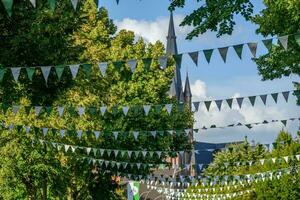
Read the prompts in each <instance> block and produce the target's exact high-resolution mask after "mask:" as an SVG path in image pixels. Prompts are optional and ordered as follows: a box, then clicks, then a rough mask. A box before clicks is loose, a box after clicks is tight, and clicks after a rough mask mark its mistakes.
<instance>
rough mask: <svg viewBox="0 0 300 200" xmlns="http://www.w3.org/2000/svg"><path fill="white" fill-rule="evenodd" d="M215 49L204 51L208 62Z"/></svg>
mask: <svg viewBox="0 0 300 200" xmlns="http://www.w3.org/2000/svg"><path fill="white" fill-rule="evenodd" d="M213 51H214V50H213V49H207V50H203V53H204V56H205V59H206V61H207V63H210V59H211V56H212V53H213Z"/></svg>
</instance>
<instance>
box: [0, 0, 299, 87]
mask: <svg viewBox="0 0 300 200" xmlns="http://www.w3.org/2000/svg"><path fill="white" fill-rule="evenodd" d="M6 1H12V0H5V2H6ZM291 36H294V39H295V40H296V42H297V43H298V45H299V46H300V33H297V34H290V35H285V36H281V37H278V38H277V39H278V41H279V43H280V44H281V46H282V47H283V48H284V49H285V50H286V51H287V50H288V39H289V37H291ZM273 39H275V38H271V39H265V40H262V42H263V44H264V45H265V47H266V48H267V49H268V50H270V49H271V48H272V45H273V43H272V42H273ZM244 44H247V46H248V47H249V50H250V52H251V53H252V55H253V57H256V51H257V45H258V42H248V43H242V44H238V45H231V46H232V47H233V49H234V50H235V52H236V53H237V55H238V57H239V58H240V59H242V52H243V46H244ZM231 46H227V47H221V48H216V49H218V51H219V53H220V56H221V58H222V60H223V61H224V63H226V59H227V52H228V49H229V47H231ZM201 51H203V53H204V56H205V58H206V61H207V62H208V63H210V60H211V57H212V54H213V51H214V49H206V50H199V51H194V52H186V53H181V54H177V55H173V58H174V60H175V62H176V64H177V66H181V62H182V56H183V54H187V55H189V56H190V57H191V59H192V61H193V62H194V63H195V65H196V66H198V57H199V52H201ZM153 59H157V61H158V63H159V65H160V69H165V68H166V67H167V62H168V56H166V55H165V56H160V57H158V58H143V59H140V60H141V61H142V63H143V65H144V69H145V70H146V71H147V70H149V69H150V66H151V63H152V61H153ZM125 64H127V66H128V67H129V68H130V71H131V72H132V73H134V72H135V69H136V67H137V64H138V60H137V59H130V60H126V61H107V62H99V63H98V69H99V71H100V72H101V74H102V76H103V77H104V76H106V70H107V68H108V66H109V65H112V66H113V67H114V68H115V69H116V70H118V71H120V70H121V68H122V67H125ZM67 67H68V68H69V70H70V73H71V75H72V78H73V79H74V78H76V76H77V74H78V71H79V68H80V67H82V70H83V72H84V73H85V75H86V77H90V75H91V73H92V64H90V63H79V64H61V65H50V66H36V67H21V66H20V67H8V66H5V67H4V68H3V67H2V68H0V82H2V80H3V77H4V75H5V74H6V75H8V74H9V72H8V71H9V70H7V69H10V71H11V74H12V76H13V79H14V81H16V82H17V81H18V79H19V76H20V74H21V69H24V70H25V71H26V74H27V77H28V79H29V80H30V81H32V78H33V76H34V75H35V74H36V70H40V71H41V72H42V73H41V74H42V76H43V78H44V79H45V83H46V84H47V82H48V78H49V75H50V72H51V69H52V68H54V71H55V74H56V76H57V79H58V81H60V80H61V78H62V75H63V73H64V70H65V68H67Z"/></svg>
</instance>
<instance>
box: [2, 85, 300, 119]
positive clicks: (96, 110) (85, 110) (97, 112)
mask: <svg viewBox="0 0 300 200" xmlns="http://www.w3.org/2000/svg"><path fill="white" fill-rule="evenodd" d="M294 91H296V90H291V91H284V92H277V93H272V94H262V95H255V96H249V97H238V98H229V99H219V100H209V101H195V102H193V103H192V104H193V111H195V112H198V111H199V107H200V105H201V104H202V103H203V104H204V105H205V107H206V109H207V111H210V108H211V105H212V102H215V105H216V106H217V108H218V109H219V111H221V108H222V105H223V103H225V102H227V105H228V107H229V108H230V109H232V108H233V102H234V100H235V101H236V102H237V104H238V107H239V108H240V109H241V108H242V105H243V103H245V101H244V100H245V99H248V100H249V102H250V103H251V105H252V106H255V102H256V99H257V98H260V99H261V100H262V102H263V104H264V105H265V106H266V104H267V99H268V96H270V97H272V99H273V100H274V102H275V103H278V97H279V94H281V95H282V96H283V98H284V100H285V101H286V102H288V100H289V96H290V93H291V92H294ZM0 109H2V111H3V112H4V113H6V112H7V111H8V110H9V109H11V111H12V113H13V114H14V115H17V114H18V112H19V111H20V110H21V109H25V112H26V114H27V115H29V114H30V112H31V110H33V112H34V114H35V115H36V116H39V115H40V114H42V113H46V114H47V115H50V114H51V113H53V112H55V113H57V114H58V116H59V117H63V116H64V114H65V113H66V112H68V113H69V114H72V115H78V116H80V117H82V116H84V115H87V114H89V115H90V116H97V117H99V116H104V115H105V114H106V113H112V114H113V115H117V114H118V113H122V114H124V116H127V115H128V113H129V112H133V113H139V111H140V110H142V111H144V114H145V115H146V116H148V115H149V113H151V112H156V113H161V112H163V111H164V112H167V114H168V115H171V114H172V112H173V111H175V110H177V111H178V112H183V111H184V103H178V104H172V103H169V104H156V105H126V106H121V105H120V106H118V105H113V106H111V109H110V107H108V106H93V105H91V106H66V105H60V106H43V105H37V106H24V105H10V104H6V103H2V104H0Z"/></svg>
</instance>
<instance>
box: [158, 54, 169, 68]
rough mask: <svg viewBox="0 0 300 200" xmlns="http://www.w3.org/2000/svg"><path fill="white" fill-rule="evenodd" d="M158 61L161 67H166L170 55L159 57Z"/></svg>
mask: <svg viewBox="0 0 300 200" xmlns="http://www.w3.org/2000/svg"><path fill="white" fill-rule="evenodd" d="M158 62H159V65H160V68H161V69H166V67H167V63H168V57H167V56H162V57H159V58H158Z"/></svg>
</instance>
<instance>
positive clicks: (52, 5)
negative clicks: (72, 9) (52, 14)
mask: <svg viewBox="0 0 300 200" xmlns="http://www.w3.org/2000/svg"><path fill="white" fill-rule="evenodd" d="M47 1H48V5H49V8H50V10H52V11H54V10H55V5H56V0H47Z"/></svg>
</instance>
